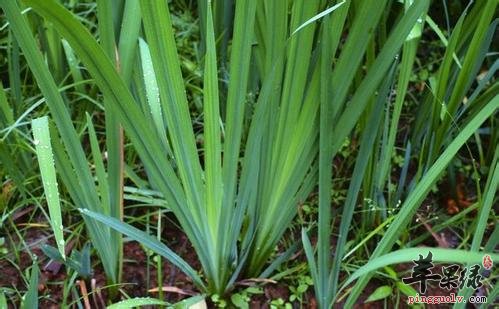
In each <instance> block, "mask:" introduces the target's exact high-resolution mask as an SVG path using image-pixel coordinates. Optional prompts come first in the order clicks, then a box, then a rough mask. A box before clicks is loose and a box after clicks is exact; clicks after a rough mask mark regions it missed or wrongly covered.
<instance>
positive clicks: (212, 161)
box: [203, 3, 223, 255]
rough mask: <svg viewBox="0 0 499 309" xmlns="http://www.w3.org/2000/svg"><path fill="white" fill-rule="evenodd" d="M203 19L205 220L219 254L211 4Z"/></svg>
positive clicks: (217, 108) (219, 165) (218, 157)
mask: <svg viewBox="0 0 499 309" xmlns="http://www.w3.org/2000/svg"><path fill="white" fill-rule="evenodd" d="M207 14H208V15H207V17H206V36H205V38H206V55H205V67H204V89H203V92H204V104H203V112H204V141H205V143H204V145H205V147H204V166H205V182H206V196H205V199H206V202H205V205H206V218H207V219H208V225H209V227H210V230H211V239H212V241H213V243H214V248H217V249H216V255H218V254H219V253H220V250H221V248H220V247H219V246H221V245H222V244H221V243H218V240H219V239H220V237H219V236H218V233H219V231H220V226H219V224H220V216H221V213H222V198H223V184H222V173H221V171H222V159H221V151H222V146H221V142H220V138H221V136H220V105H219V96H218V74H217V51H216V45H215V35H214V29H213V16H212V13H211V3H208V7H207Z"/></svg>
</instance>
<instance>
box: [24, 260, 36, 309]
mask: <svg viewBox="0 0 499 309" xmlns="http://www.w3.org/2000/svg"><path fill="white" fill-rule="evenodd" d="M39 276H40V270H39V268H38V264H37V263H36V261H35V262H34V263H33V266H32V267H31V276H30V279H29V285H28V291H27V292H26V295H24V301H23V302H22V304H21V308H23V309H32V308H33V309H36V308H38V281H39Z"/></svg>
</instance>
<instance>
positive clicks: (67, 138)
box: [1, 0, 346, 295]
mask: <svg viewBox="0 0 499 309" xmlns="http://www.w3.org/2000/svg"><path fill="white" fill-rule="evenodd" d="M131 2H133V1H131ZM1 3H2V7H3V8H4V9H5V11H6V12H7V17H8V18H9V20H11V21H12V22H11V25H10V27H11V28H12V29H13V31H14V33H15V34H16V37H18V40H19V42H20V43H21V44H20V45H21V48H22V49H23V50H24V52H25V55H26V57H27V60H28V64H29V65H30V67H31V69H32V70H33V73H34V75H35V77H37V80H38V82H39V85H40V87H41V90H42V92H43V93H44V94H45V96H46V97H48V98H49V97H50V100H47V103H48V105H49V108H50V110H51V112H52V116H53V119H54V121H55V124H56V127H57V129H58V131H59V134H61V136H62V139H63V141H64V145H65V148H63V147H62V145H60V143H59V144H58V142H57V140H58V138H57V137H56V136H55V133H54V136H53V137H52V139H53V141H54V145H55V146H54V149H55V150H54V151H55V157H56V164H57V165H58V166H59V170H60V171H61V174H60V177H61V179H62V181H63V183H64V184H65V186H66V187H67V188H68V191H69V192H70V193H71V196H72V198H73V201H74V202H75V204H76V205H77V206H78V207H80V208H82V209H83V211H82V213H83V215H84V217H85V218H86V219H85V220H86V223H87V227H88V228H89V231H90V234H91V236H92V242H93V244H94V246H95V247H96V248H97V250H98V252H99V253H100V256H101V259H102V261H103V263H104V264H105V265H107V266H106V271H107V272H108V274H109V275H110V276H111V277H112V278H117V277H118V276H117V275H116V272H113V271H114V270H115V269H116V268H115V267H116V266H115V265H116V260H117V256H115V255H112V256H111V254H110V253H109V252H107V251H106V250H102V249H103V246H105V244H108V245H110V244H111V243H110V241H111V240H112V239H115V240H116V238H113V237H115V236H113V235H114V234H112V233H111V232H110V231H108V230H107V228H108V227H111V228H114V229H116V230H118V231H120V232H123V233H125V234H127V235H128V236H129V237H132V238H134V239H136V240H138V241H140V242H142V244H144V245H146V246H149V247H150V248H151V249H153V250H154V251H156V252H157V253H158V254H161V255H163V256H164V257H166V258H167V259H169V260H170V261H171V262H173V263H174V264H175V265H177V266H179V267H180V268H181V269H182V270H183V271H184V272H185V273H187V274H188V275H189V276H190V277H191V278H192V279H193V281H194V282H195V284H196V285H197V286H198V288H199V289H200V290H201V291H207V292H210V293H219V294H220V295H224V294H225V293H227V292H228V291H229V290H230V289H231V288H232V286H233V284H234V282H235V281H236V280H237V279H238V278H240V277H243V278H248V277H257V276H259V275H260V274H262V272H264V270H265V265H266V263H267V261H268V258H269V256H270V255H271V254H272V253H273V252H274V248H275V246H276V244H277V243H278V241H279V240H280V238H281V236H282V235H283V233H284V232H285V230H286V229H287V227H288V226H289V224H290V222H291V220H292V219H293V217H294V216H295V214H296V210H297V209H296V206H295V205H296V204H297V203H298V202H300V201H304V200H305V198H306V197H307V195H308V194H309V192H310V191H311V190H312V189H313V186H314V183H315V180H314V176H315V175H316V173H317V165H315V164H314V161H315V158H316V156H317V153H318V148H317V147H316V143H315V141H316V139H317V137H318V127H317V119H318V118H317V117H318V108H319V102H318V100H317V99H318V98H319V85H320V66H319V65H318V63H323V62H327V61H329V60H326V59H324V60H320V59H322V58H323V57H322V56H320V55H318V58H317V59H319V60H320V61H319V62H316V60H317V59H316V58H315V57H312V58H310V53H313V52H315V51H316V50H317V46H318V45H317V44H318V41H320V40H317V39H314V35H315V33H316V32H317V35H318V37H320V36H321V35H322V34H321V32H320V31H316V29H317V28H318V27H317V23H316V22H314V21H315V20H316V19H317V17H316V18H314V16H315V15H316V14H317V13H318V12H320V11H319V8H320V7H323V6H324V5H323V3H322V4H321V1H317V0H315V1H296V2H294V3H293V4H292V6H290V7H288V3H286V2H275V3H274V2H272V3H271V4H269V6H268V7H266V8H265V9H264V8H263V6H262V5H257V2H255V1H249V0H247V1H238V2H237V3H236V4H235V17H234V33H233V35H232V44H231V53H230V60H229V63H228V68H229V72H230V74H229V81H228V85H226V87H227V88H226V89H227V92H225V91H224V89H225V88H224V87H221V89H222V94H223V96H221V95H220V94H219V92H220V90H219V78H218V70H217V52H216V48H215V32H214V26H213V22H212V15H211V5H210V4H208V5H207V6H206V8H205V9H204V10H202V12H203V15H202V16H203V18H204V17H206V19H205V21H206V23H203V24H202V28H203V29H205V31H203V35H204V39H205V46H204V48H205V51H206V53H205V57H204V82H203V120H204V130H203V133H204V144H203V147H202V149H199V150H202V151H203V152H202V155H203V156H202V159H203V160H202V161H200V157H199V155H198V148H197V146H196V142H195V138H194V129H193V127H192V124H191V118H190V115H189V104H188V102H187V98H186V95H185V87H184V84H183V78H182V74H181V71H180V64H179V59H178V55H177V52H176V47H175V42H174V40H173V31H172V25H171V18H170V15H169V12H168V8H167V6H166V3H165V2H163V1H140V10H138V7H137V6H136V7H135V8H136V12H137V14H138V12H140V16H141V19H142V23H143V26H144V34H145V37H143V41H141V42H142V43H140V52H141V54H140V56H141V58H140V62H138V61H134V60H135V59H133V57H132V56H130V55H131V54H132V53H133V51H134V50H135V46H136V44H137V39H138V37H139V36H141V35H139V32H138V30H137V31H136V32H133V33H135V34H136V36H131V38H130V39H128V40H127V41H126V42H124V43H123V44H128V45H127V46H132V47H131V48H128V49H121V48H119V49H118V54H119V59H120V71H119V72H118V71H117V70H116V66H115V65H114V62H115V61H111V60H110V59H115V57H114V55H115V54H114V51H111V49H112V44H110V43H109V41H113V40H112V39H110V37H112V33H113V31H111V29H110V28H111V25H110V21H109V20H110V19H109V18H107V17H109V7H108V6H106V3H105V1H101V2H99V3H98V7H97V9H98V11H97V13H98V16H97V18H98V20H100V21H102V25H99V30H100V39H101V44H100V45H99V44H98V43H97V42H96V40H95V39H94V38H93V37H92V36H91V34H90V33H89V32H88V31H87V30H86V29H85V28H84V27H83V26H82V25H81V24H80V23H79V22H78V21H77V20H76V19H75V17H74V16H73V15H72V14H71V13H69V12H68V11H67V10H66V9H65V8H63V7H62V6H61V5H59V4H56V3H55V2H54V1H43V2H39V1H25V2H24V3H26V4H27V5H30V6H31V7H32V8H33V10H34V11H35V12H37V13H39V14H40V15H42V16H43V17H44V18H46V20H47V21H49V22H50V23H51V24H52V26H53V29H55V30H57V32H58V33H59V34H60V35H61V36H62V37H64V39H65V40H66V41H67V43H68V44H69V46H70V47H71V48H72V50H73V52H74V55H76V56H77V57H78V58H79V59H80V60H81V61H82V63H83V64H84V65H85V67H86V68H87V70H88V72H89V73H90V75H91V76H92V77H93V78H94V79H95V82H96V85H97V86H98V87H99V89H100V90H101V91H102V93H103V96H104V108H105V110H106V127H108V126H110V127H112V128H114V129H112V130H109V131H108V130H106V140H107V142H108V151H109V149H110V148H113V147H117V146H116V145H114V146H110V145H109V143H115V142H116V141H118V143H119V140H120V139H119V136H117V135H116V134H117V133H116V132H118V131H119V129H117V128H116V122H115V121H114V120H112V119H111V120H109V122H110V123H109V124H108V119H107V117H109V116H111V117H113V118H114V115H116V116H117V117H118V118H119V122H120V123H121V125H122V126H123V128H124V129H125V132H126V134H127V136H128V137H129V138H130V140H131V143H132V145H133V148H134V150H135V151H136V152H137V153H138V155H139V156H140V159H141V161H142V163H143V164H144V167H145V172H146V173H147V176H148V178H149V183H150V186H151V187H152V188H154V189H156V190H158V191H159V192H161V193H162V195H163V197H164V198H165V200H166V202H167V204H168V208H170V209H171V210H172V211H173V213H174V214H175V216H176V218H177V219H178V221H179V222H180V225H181V227H182V229H183V230H184V232H185V233H186V234H187V235H188V237H189V239H190V241H191V242H192V244H193V246H194V248H195V250H196V252H197V255H198V258H199V260H200V262H201V264H202V267H203V272H204V277H205V278H206V283H207V284H205V282H204V281H203V280H201V277H200V276H199V275H198V273H197V272H196V271H195V270H194V269H192V268H191V267H190V266H189V265H187V264H186V263H185V262H184V261H183V260H181V259H180V257H178V256H177V255H176V254H175V253H174V252H172V251H171V250H169V249H168V248H167V247H166V246H164V245H163V244H161V243H159V242H158V241H157V240H156V239H154V238H151V237H148V235H145V234H144V232H142V231H139V230H137V229H135V228H133V227H131V226H129V225H126V224H123V223H122V222H121V221H120V215H119V214H118V213H117V212H116V211H118V210H119V206H117V205H119V202H118V201H117V200H116V199H114V202H112V196H108V195H107V193H108V190H109V192H113V191H112V189H111V187H112V186H111V183H117V182H119V179H120V175H119V173H115V172H112V171H111V168H110V167H109V166H108V173H107V178H106V173H105V172H104V169H103V167H102V166H103V165H102V164H101V163H100V161H101V159H100V158H99V152H100V151H97V150H98V149H97V147H96V143H95V135H94V133H92V132H93V129H92V122H91V121H90V120H87V122H86V125H87V127H88V130H89V137H90V142H91V143H90V145H91V148H92V157H93V161H94V164H95V166H96V176H97V179H98V183H97V185H94V184H93V182H92V180H91V173H90V171H89V169H88V166H87V162H86V157H85V155H84V154H83V153H82V151H80V149H81V145H80V141H79V140H78V139H77V138H76V136H75V134H74V133H72V132H74V129H73V128H72V127H71V124H70V120H69V119H68V116H67V114H68V113H67V110H66V108H65V107H63V104H62V102H61V99H60V96H59V95H58V94H56V93H55V87H53V85H50V82H48V81H50V80H52V78H51V76H49V75H48V70H47V68H46V67H44V66H43V65H42V64H41V61H40V60H38V59H40V57H38V56H37V54H38V51H36V50H35V48H34V46H33V43H28V42H33V38H32V35H31V33H30V31H29V30H28V29H27V27H26V24H25V22H24V23H23V20H24V19H23V18H21V16H20V14H19V9H18V8H16V5H15V3H13V2H11V1H4V2H1ZM289 10H291V19H290V20H288V11H289ZM135 17H136V16H135ZM134 20H135V21H137V20H138V21H139V23H138V25H139V26H140V18H137V17H136V19H134ZM307 21H308V23H307ZM133 25H137V24H133ZM301 25H304V26H303V27H302V28H301V29H299V31H295V30H296V29H298V28H299V27H300V26H301ZM130 27H131V26H130ZM254 28H255V29H256V32H255V34H256V40H257V41H258V42H260V43H259V45H258V46H255V47H252V46H253V39H254V38H255V35H254V32H253V31H248V29H254ZM134 29H137V28H134ZM115 32H116V30H115V31H114V33H115ZM145 43H147V45H146V44H145ZM119 47H122V45H121V41H120V44H119ZM147 49H148V50H149V53H148V52H147ZM148 54H149V55H150V60H151V61H150V60H149V56H148ZM110 56H111V57H110ZM252 59H254V60H253V61H254V63H255V64H256V69H253V68H252V67H251V63H252ZM303 59H307V61H304V60H303ZM151 63H152V65H151ZM139 64H140V65H141V69H142V70H143V75H142V76H140V75H133V74H137V73H133V72H140V70H136V71H133V70H132V68H134V67H137V66H138V65H139ZM255 70H256V71H255ZM130 72H132V73H130ZM129 74H132V75H133V76H134V78H135V79H134V83H135V82H136V81H137V80H138V84H134V86H137V85H142V84H143V85H148V87H147V88H146V89H145V97H146V98H147V99H145V100H144V99H142V98H143V97H142V94H143V93H142V94H141V93H138V94H137V93H136V92H135V94H136V96H134V95H132V92H131V91H130V87H129V81H130V80H129V79H127V77H129V76H130V75H129ZM154 81H156V83H157V88H156V87H154V86H153V85H154ZM250 81H251V82H252V83H255V85H256V86H254V87H253V86H251V87H252V88H250ZM149 86H151V87H149ZM132 89H137V88H133V87H132ZM249 91H254V92H258V95H257V96H256V99H254V100H252V99H251V97H248V96H247V93H248V92H249ZM139 92H140V91H139ZM158 95H159V101H158V99H157V96H158ZM220 97H223V98H226V100H223V104H221V100H220ZM158 104H159V105H158ZM221 106H223V107H224V108H223V109H222V111H221V110H220V108H221ZM151 113H153V114H152V115H154V117H151V116H152V115H151ZM160 113H161V115H160ZM276 116H277V117H276ZM151 120H152V121H151ZM221 124H223V125H221ZM165 127H166V128H165ZM345 135H346V134H345ZM63 149H65V150H66V151H67V152H68V154H69V160H68V159H67V157H66V155H65V154H63ZM113 149H115V148H113ZM118 152H119V151H118ZM159 154H164V155H159ZM222 155H223V159H222ZM111 162H112V164H115V165H119V164H120V162H121V161H120V160H112V161H111ZM72 166H73V167H74V170H73V167H72ZM114 168H115V169H119V168H118V167H114ZM75 172H76V175H75ZM76 176H77V177H76ZM75 179H79V182H80V183H82V184H85V190H84V191H85V192H79V191H78V190H76V182H75ZM114 195H116V194H114ZM115 198H116V197H115ZM110 205H112V208H110ZM110 216H111V217H110ZM112 217H114V219H113V218H112ZM91 218H93V219H97V220H98V221H100V222H102V223H104V224H103V225H102V224H97V223H96V221H93V220H92V219H91ZM92 229H102V231H101V232H100V233H96V232H92ZM98 235H104V236H105V237H104V238H103V237H100V238H99V237H98ZM108 235H109V237H108ZM239 239H241V241H240V242H239V241H238V240H239ZM120 244H121V241H119V240H116V242H113V243H112V245H113V246H117V245H118V246H119V245H120ZM112 252H113V253H112V254H115V252H119V250H118V249H117V250H112ZM281 260H282V259H281ZM277 261H280V260H277ZM275 267H276V264H271V265H270V268H269V270H267V273H269V272H270V270H271V269H273V268H275Z"/></svg>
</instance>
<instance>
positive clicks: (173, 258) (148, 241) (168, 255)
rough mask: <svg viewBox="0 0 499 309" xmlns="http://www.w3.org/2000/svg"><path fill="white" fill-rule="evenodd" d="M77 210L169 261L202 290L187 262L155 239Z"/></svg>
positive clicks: (120, 223) (87, 211)
mask: <svg viewBox="0 0 499 309" xmlns="http://www.w3.org/2000/svg"><path fill="white" fill-rule="evenodd" d="M79 210H80V212H81V213H82V214H83V215H84V216H88V217H90V218H93V219H95V220H97V221H99V222H102V223H104V224H106V225H108V226H110V227H111V228H113V229H115V230H116V231H118V232H120V233H122V234H125V235H127V236H128V237H130V238H132V239H133V240H135V241H138V242H139V243H141V244H142V245H144V246H145V247H147V248H149V249H150V250H152V251H154V252H156V253H157V254H159V255H161V256H163V257H164V258H165V259H167V260H168V261H170V262H171V263H172V264H174V265H175V266H177V267H178V268H179V269H180V270H182V271H183V272H184V273H185V274H187V275H188V276H189V277H190V278H192V280H193V281H194V283H195V284H196V285H197V286H198V287H200V288H202V289H203V288H204V284H203V281H202V280H201V278H200V277H199V276H198V274H197V273H196V271H195V270H194V269H193V268H192V267H191V266H190V265H189V264H187V262H185V261H184V260H183V259H182V258H181V257H179V256H178V255H177V254H175V252H173V251H172V250H171V249H170V248H168V247H167V246H165V245H164V244H162V243H161V242H159V241H158V240H157V239H156V238H154V237H152V236H150V235H148V234H146V233H145V232H142V231H141V230H139V229H137V228H135V227H133V226H131V225H129V224H126V223H123V222H121V221H120V220H118V219H115V218H112V217H109V216H105V215H102V214H99V213H96V212H93V211H90V210H88V209H86V208H80V209H79Z"/></svg>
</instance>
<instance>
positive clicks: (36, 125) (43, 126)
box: [31, 116, 66, 260]
mask: <svg viewBox="0 0 499 309" xmlns="http://www.w3.org/2000/svg"><path fill="white" fill-rule="evenodd" d="M31 126H32V128H33V139H34V141H33V143H34V144H35V148H36V155H37V158H38V164H39V166H40V174H41V177H42V183H43V189H44V191H45V197H46V199H47V205H48V208H49V214H50V225H51V226H52V231H53V233H54V238H55V242H56V244H57V248H58V249H59V253H60V254H61V257H62V259H63V260H66V253H65V250H64V249H65V242H64V234H63V229H64V227H63V225H62V215H61V203H60V199H59V189H58V187H57V178H56V175H55V166H54V156H53V153H52V145H51V143H50V132H49V122H48V117H47V116H45V117H41V118H36V119H34V120H33V121H32V122H31Z"/></svg>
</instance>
